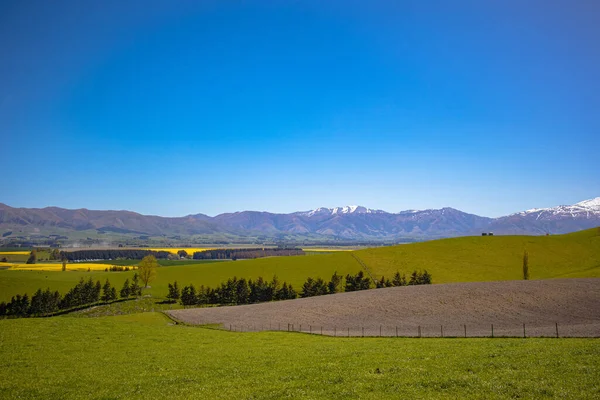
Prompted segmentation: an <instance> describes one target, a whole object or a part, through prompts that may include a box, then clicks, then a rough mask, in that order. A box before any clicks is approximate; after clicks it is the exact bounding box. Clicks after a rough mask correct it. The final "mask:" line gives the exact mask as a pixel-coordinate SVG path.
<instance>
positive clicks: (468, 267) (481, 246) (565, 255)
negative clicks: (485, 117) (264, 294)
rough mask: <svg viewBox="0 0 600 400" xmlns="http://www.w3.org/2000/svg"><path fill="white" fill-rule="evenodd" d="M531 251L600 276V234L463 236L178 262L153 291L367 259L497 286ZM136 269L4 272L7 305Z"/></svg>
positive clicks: (544, 273)
mask: <svg viewBox="0 0 600 400" xmlns="http://www.w3.org/2000/svg"><path fill="white" fill-rule="evenodd" d="M524 250H527V251H528V252H529V265H530V274H531V278H532V279H547V278H567V277H600V234H599V231H598V229H590V230H586V231H581V232H576V233H571V234H567V235H556V236H491V237H490V236H486V237H481V236H477V237H461V238H453V239H443V240H434V241H430V242H422V243H413V244H405V245H398V246H391V247H380V248H375V249H365V250H358V251H355V252H347V251H340V252H334V253H328V254H320V255H312V256H295V257H270V258H262V259H255V260H238V261H225V262H218V263H194V264H186V265H180V264H178V265H171V266H165V267H161V268H160V269H159V270H158V274H157V279H156V280H155V281H154V282H152V284H151V286H152V288H150V289H148V290H147V292H148V293H150V294H152V295H153V296H155V297H164V296H165V295H166V293H167V284H168V283H169V282H173V281H175V280H176V281H178V282H179V284H180V285H187V284H190V283H193V284H194V285H196V286H199V285H208V286H216V285H218V284H219V283H221V282H222V281H224V280H226V279H227V278H230V277H233V276H237V277H245V278H256V277H258V276H263V277H264V278H267V279H270V278H271V277H272V276H273V275H274V274H277V276H278V277H279V278H280V280H285V281H287V282H289V283H292V284H293V285H294V287H295V288H296V289H299V288H300V287H301V285H302V283H303V282H304V281H305V280H306V278H307V277H309V276H312V277H313V278H316V277H322V278H324V279H329V277H330V276H331V275H332V274H333V272H334V271H337V272H338V273H339V274H342V275H346V274H348V273H351V274H355V273H357V272H358V271H359V270H360V269H361V266H360V265H359V264H358V262H357V261H356V259H355V258H354V257H353V254H354V255H356V256H357V257H359V258H360V259H361V260H363V261H364V262H365V263H366V265H367V266H368V267H369V269H370V270H371V271H372V272H373V273H374V274H375V275H376V277H377V278H379V277H380V276H381V275H385V276H386V277H391V275H392V274H393V273H394V272H395V271H396V270H399V271H400V272H402V273H406V274H407V275H409V274H410V272H412V271H413V270H414V269H427V270H428V271H429V272H430V273H431V274H432V275H433V283H446V282H468V281H496V280H512V279H521V277H522V270H521V266H522V257H523V251H524ZM132 275H133V272H108V273H106V272H74V271H73V272H40V271H10V270H0V301H5V300H10V297H11V296H13V295H15V294H17V293H24V292H27V293H29V294H31V293H33V292H34V291H35V290H37V288H46V287H50V288H51V289H57V290H60V291H66V290H68V289H69V288H70V287H72V286H73V285H74V284H75V283H76V282H77V281H78V280H79V279H80V278H81V277H84V278H86V279H87V277H88V276H91V277H92V278H93V279H94V280H96V279H100V280H101V281H104V280H105V279H107V278H109V279H110V281H111V283H113V285H117V286H120V285H122V284H123V282H124V281H125V279H126V278H131V276H132Z"/></svg>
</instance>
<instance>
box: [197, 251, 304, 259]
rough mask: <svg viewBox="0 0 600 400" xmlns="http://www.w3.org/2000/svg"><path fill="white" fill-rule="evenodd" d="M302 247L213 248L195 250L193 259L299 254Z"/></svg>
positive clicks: (302, 252)
mask: <svg viewBox="0 0 600 400" xmlns="http://www.w3.org/2000/svg"><path fill="white" fill-rule="evenodd" d="M301 255H304V251H302V249H297V248H292V249H283V248H273V249H269V248H261V249H215V250H205V251H197V252H195V253H194V257H193V258H194V260H236V259H247V258H260V257H273V256H301Z"/></svg>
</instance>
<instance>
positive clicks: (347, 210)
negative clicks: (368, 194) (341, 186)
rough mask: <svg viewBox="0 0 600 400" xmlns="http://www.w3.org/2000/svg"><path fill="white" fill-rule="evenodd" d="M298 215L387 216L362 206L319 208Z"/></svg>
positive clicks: (383, 212)
mask: <svg viewBox="0 0 600 400" xmlns="http://www.w3.org/2000/svg"><path fill="white" fill-rule="evenodd" d="M298 214H299V215H306V216H308V217H312V216H314V215H321V216H322V215H336V214H387V213H386V212H385V211H382V210H374V209H371V208H367V207H363V206H343V207H334V208H326V207H319V208H316V209H314V210H312V211H303V212H299V213H298Z"/></svg>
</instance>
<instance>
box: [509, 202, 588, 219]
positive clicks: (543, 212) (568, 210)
mask: <svg viewBox="0 0 600 400" xmlns="http://www.w3.org/2000/svg"><path fill="white" fill-rule="evenodd" d="M590 214H592V215H600V197H596V198H593V199H589V200H584V201H580V202H579V203H575V204H573V205H561V206H556V207H547V208H532V209H529V210H525V211H521V212H518V213H515V214H512V215H523V216H525V215H537V219H540V218H541V217H542V216H558V215H565V216H571V217H575V216H577V215H586V216H589V215H590Z"/></svg>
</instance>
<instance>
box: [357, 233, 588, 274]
mask: <svg viewBox="0 0 600 400" xmlns="http://www.w3.org/2000/svg"><path fill="white" fill-rule="evenodd" d="M524 250H527V251H528V252H529V270H530V274H531V279H547V278H568V277H600V230H599V229H588V230H585V231H581V232H575V233H570V234H566V235H555V236H471V237H460V238H452V239H442V240H434V241H430V242H422V243H413V244H409V245H401V246H393V247H384V248H378V249H366V250H361V251H357V252H356V253H355V254H356V255H357V256H358V257H360V259H361V260H363V261H364V262H365V263H366V264H367V266H368V267H369V268H371V269H372V270H373V271H374V272H375V273H376V274H377V275H378V276H380V275H382V274H384V275H385V276H387V277H389V276H391V274H393V273H394V272H395V271H396V270H398V269H399V270H400V271H406V272H409V271H412V270H414V269H427V270H428V271H429V272H431V273H432V275H433V280H434V283H445V282H472V281H497V280H512V279H521V278H522V262H523V251H524Z"/></svg>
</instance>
